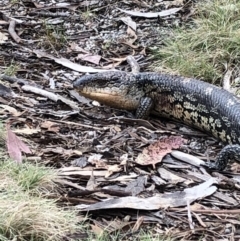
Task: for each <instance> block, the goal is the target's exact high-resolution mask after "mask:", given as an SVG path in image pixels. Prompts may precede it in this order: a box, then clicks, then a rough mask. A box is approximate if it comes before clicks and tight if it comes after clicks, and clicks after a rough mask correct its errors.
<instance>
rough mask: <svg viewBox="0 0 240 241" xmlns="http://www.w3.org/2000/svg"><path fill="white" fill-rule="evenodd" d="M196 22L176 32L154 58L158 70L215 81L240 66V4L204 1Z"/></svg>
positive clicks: (198, 8)
mask: <svg viewBox="0 0 240 241" xmlns="http://www.w3.org/2000/svg"><path fill="white" fill-rule="evenodd" d="M196 11H197V14H196V17H195V19H194V20H193V23H191V24H189V25H188V26H185V27H184V28H181V29H176V30H174V31H173V33H172V36H171V37H170V38H168V39H166V40H165V46H164V47H162V48H161V49H159V50H157V51H156V52H155V53H154V55H155V57H156V58H157V61H156V62H155V64H154V70H155V71H165V72H166V71H167V72H171V73H177V74H180V75H184V76H189V77H193V76H194V77H198V78H203V79H205V80H208V81H210V82H214V81H216V80H221V78H222V76H223V73H224V71H226V68H227V69H230V70H232V69H236V68H238V66H239V65H240V1H238V0H213V1H201V2H200V3H198V4H197V5H196Z"/></svg>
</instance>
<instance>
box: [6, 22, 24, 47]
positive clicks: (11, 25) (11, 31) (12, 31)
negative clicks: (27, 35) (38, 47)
mask: <svg viewBox="0 0 240 241" xmlns="http://www.w3.org/2000/svg"><path fill="white" fill-rule="evenodd" d="M15 26H16V21H15V20H11V21H10V23H9V27H8V32H9V34H10V35H11V36H12V38H13V39H14V40H15V42H17V43H20V42H22V39H21V38H20V37H19V36H18V35H17V33H16V32H15Z"/></svg>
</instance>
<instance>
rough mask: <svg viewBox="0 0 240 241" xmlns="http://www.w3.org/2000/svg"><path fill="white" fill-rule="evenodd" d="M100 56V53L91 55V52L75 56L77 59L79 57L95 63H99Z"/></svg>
mask: <svg viewBox="0 0 240 241" xmlns="http://www.w3.org/2000/svg"><path fill="white" fill-rule="evenodd" d="M101 58H102V57H101V56H100V55H91V54H78V56H77V57H76V59H77V60H79V59H81V60H85V61H88V62H90V63H93V64H96V65H99V62H100V60H101Z"/></svg>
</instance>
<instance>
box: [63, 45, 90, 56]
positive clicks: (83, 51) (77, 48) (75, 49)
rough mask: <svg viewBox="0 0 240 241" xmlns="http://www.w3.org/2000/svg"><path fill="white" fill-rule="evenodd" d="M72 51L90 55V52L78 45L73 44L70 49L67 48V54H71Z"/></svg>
mask: <svg viewBox="0 0 240 241" xmlns="http://www.w3.org/2000/svg"><path fill="white" fill-rule="evenodd" d="M72 51H75V52H80V53H84V54H89V52H88V51H86V50H85V49H83V48H82V47H80V46H78V45H77V44H76V43H71V44H70V47H68V48H67V53H70V52H72Z"/></svg>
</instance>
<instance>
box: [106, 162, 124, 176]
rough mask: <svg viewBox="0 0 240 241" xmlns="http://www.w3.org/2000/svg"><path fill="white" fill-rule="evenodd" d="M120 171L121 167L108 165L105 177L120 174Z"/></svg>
mask: <svg viewBox="0 0 240 241" xmlns="http://www.w3.org/2000/svg"><path fill="white" fill-rule="evenodd" d="M121 170H122V167H120V166H119V165H117V164H116V165H109V166H108V170H107V173H106V175H105V177H106V178H107V177H110V176H111V175H112V174H113V173H115V172H120V171H121Z"/></svg>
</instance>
